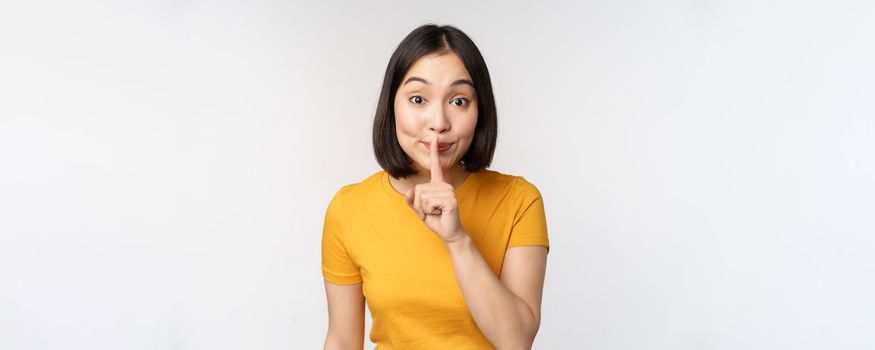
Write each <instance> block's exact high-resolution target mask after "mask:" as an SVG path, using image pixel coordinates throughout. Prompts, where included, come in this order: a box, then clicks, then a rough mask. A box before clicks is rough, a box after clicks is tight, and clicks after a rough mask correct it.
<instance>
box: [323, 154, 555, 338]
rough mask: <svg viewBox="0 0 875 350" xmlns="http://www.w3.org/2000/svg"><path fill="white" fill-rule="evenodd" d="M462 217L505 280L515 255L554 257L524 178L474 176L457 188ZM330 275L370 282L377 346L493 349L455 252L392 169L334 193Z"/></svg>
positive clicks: (326, 234)
mask: <svg viewBox="0 0 875 350" xmlns="http://www.w3.org/2000/svg"><path fill="white" fill-rule="evenodd" d="M455 193H456V201H457V203H458V206H459V219H460V221H461V223H462V227H463V229H464V230H465V232H467V233H468V234H469V235H470V236H471V238H472V240H473V242H474V244H475V245H476V246H477V248H478V249H479V251H480V254H481V255H483V258H484V259H485V260H486V263H487V264H489V266H490V267H491V268H492V271H493V272H494V273H495V276H496V277H497V276H500V273H501V266H502V263H503V261H504V254H505V251H506V250H507V249H508V248H511V247H517V246H525V245H539V246H545V247H547V249H548V250H549V246H550V245H549V242H548V240H547V223H546V219H545V216H544V202H543V200H542V199H541V194H540V192H539V191H538V189H537V188H536V187H535V186H534V185H532V184H531V183H529V182H528V181H526V180H525V179H524V178H523V177H520V176H511V175H505V174H501V173H499V172H496V171H493V170H488V169H487V170H481V171H479V172H476V173H470V174H469V175H468V177H467V178H465V180H464V182H463V183H462V184H461V185H459V187H458V188H456V189H455ZM322 274H323V277H324V278H325V279H326V280H327V281H328V282H331V283H335V284H347V285H348V284H358V283H362V291H363V293H364V296H365V299H366V301H367V306H368V309H370V311H371V318H372V320H373V322H372V324H371V334H370V338H371V341H372V342H374V343H375V344H377V346H376V349H381V350H390V349H493V347H492V345H491V344H490V343H489V341H488V340H487V339H486V338H485V337H484V336H483V334H482V333H481V332H480V329H479V328H477V325H476V324H475V323H474V319H473V318H472V317H471V313H470V311H469V310H468V307H467V305H466V304H465V299H464V296H463V295H462V290H461V289H460V287H459V284H458V282H457V280H456V277H455V272H454V270H453V263H452V260H451V259H450V255H449V251H448V250H447V248H446V246H445V245H444V243H443V241H442V240H441V238H440V237H438V235H437V234H435V233H434V232H432V231H431V230H429V228H428V227H427V226H426V225H425V223H424V222H422V220H420V219H419V217H417V215H416V213H415V212H414V211H413V209H411V208H410V207H408V206H407V203H406V202H405V199H404V196H403V195H401V194H400V193H398V191H396V190H395V189H394V188H393V187H392V185H391V184H390V183H389V174H388V173H387V172H385V171H383V170H381V171H378V172H377V173H375V174H373V175H371V176H370V177H368V178H367V179H365V180H364V181H362V182H360V183H357V184H352V185H347V186H343V187H342V188H341V189H340V190H338V191H337V193H336V194H335V195H334V198H333V199H332V200H331V203H330V204H329V205H328V209H327V211H326V215H325V226H324V229H323V232H322Z"/></svg>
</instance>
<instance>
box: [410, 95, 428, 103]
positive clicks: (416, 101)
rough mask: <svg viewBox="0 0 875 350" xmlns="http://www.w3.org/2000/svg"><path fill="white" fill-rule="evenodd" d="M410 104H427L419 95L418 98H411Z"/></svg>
mask: <svg viewBox="0 0 875 350" xmlns="http://www.w3.org/2000/svg"><path fill="white" fill-rule="evenodd" d="M410 102H413V103H415V104H422V103H423V102H425V99H424V98H422V96H418V95H417V96H413V97H411V98H410Z"/></svg>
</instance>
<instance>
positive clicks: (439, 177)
mask: <svg viewBox="0 0 875 350" xmlns="http://www.w3.org/2000/svg"><path fill="white" fill-rule="evenodd" d="M429 151H430V153H431V183H439V182H444V169H442V168H441V156H440V154H438V135H434V140H432V141H431V145H429Z"/></svg>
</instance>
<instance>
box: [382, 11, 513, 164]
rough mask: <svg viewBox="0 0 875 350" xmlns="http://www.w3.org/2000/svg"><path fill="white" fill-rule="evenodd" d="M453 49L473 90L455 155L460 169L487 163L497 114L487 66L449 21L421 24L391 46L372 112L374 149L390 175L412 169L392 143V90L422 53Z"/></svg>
mask: <svg viewBox="0 0 875 350" xmlns="http://www.w3.org/2000/svg"><path fill="white" fill-rule="evenodd" d="M442 53H455V54H457V55H458V56H459V58H460V59H461V61H462V63H464V65H465V68H466V69H467V70H468V74H470V75H471V80H472V81H473V82H474V90H475V91H476V93H477V126H476V127H475V129H474V137H473V139H472V140H471V146H470V147H469V148H468V151H467V152H465V154H464V155H463V156H462V159H461V160H460V161H461V163H462V165H463V166H464V167H465V171H468V172H478V171H480V170H482V169H485V168H487V167H489V165H490V164H491V163H492V155H493V154H494V153H495V142H496V139H497V137H498V119H497V113H496V110H495V97H494V96H493V95H492V82H491V80H490V79H489V70H488V69H486V62H485V61H484V60H483V56H482V55H481V54H480V50H478V49H477V46H476V45H474V42H473V41H472V40H471V38H469V37H468V36H467V35H466V34H465V33H463V32H462V31H461V30H459V29H457V28H455V27H452V26H437V25H435V24H426V25H423V26H420V27H419V28H416V29H414V30H413V31H412V32H410V34H408V35H407V37H405V38H404V40H402V41H401V43H400V44H399V45H398V48H396V49H395V53H393V54H392V57H391V58H390V59H389V65H388V66H387V67H386V75H385V77H384V78H383V87H382V89H381V90H380V100H379V102H378V103H377V113H376V115H375V116H374V130H373V133H374V135H373V137H374V154H375V156H376V158H377V163H380V167H382V168H383V169H384V170H386V172H388V173H389V174H390V175H392V176H393V177H395V178H404V177H407V176H409V175H413V174H416V171H415V170H414V169H413V167H412V166H411V164H412V162H413V160H411V159H410V157H408V156H407V154H405V153H404V150H403V149H401V145H400V144H398V136H397V135H396V133H395V93H396V92H397V90H398V86H399V84H400V83H401V79H404V75H405V74H407V71H408V69H410V66H412V65H413V64H414V63H415V62H416V60H418V59H419V58H420V57H422V56H425V55H428V54H442Z"/></svg>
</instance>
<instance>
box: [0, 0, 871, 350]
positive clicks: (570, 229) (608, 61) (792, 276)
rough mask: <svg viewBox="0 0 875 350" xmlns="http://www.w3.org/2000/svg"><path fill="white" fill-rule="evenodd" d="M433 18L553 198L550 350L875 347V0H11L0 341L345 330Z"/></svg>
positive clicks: (1, 11) (242, 343)
mask: <svg viewBox="0 0 875 350" xmlns="http://www.w3.org/2000/svg"><path fill="white" fill-rule="evenodd" d="M428 22H436V23H438V24H453V25H456V26H458V27H459V28H460V29H462V30H463V31H465V32H467V33H468V34H469V35H470V36H471V37H472V38H473V39H474V40H475V42H476V43H477V44H478V46H479V47H480V49H481V51H482V52H483V55H484V56H485V59H486V61H487V63H488V65H489V69H490V73H491V74H492V78H493V83H494V87H495V94H496V99H497V103H498V109H499V129H500V135H499V141H498V148H497V153H496V156H495V161H494V163H493V167H492V169H495V170H498V171H501V172H504V173H510V174H515V175H522V176H524V177H526V179H528V180H529V181H531V182H532V183H534V184H535V185H536V186H538V188H539V189H540V190H541V192H542V194H543V196H544V199H545V203H546V204H545V205H546V209H547V219H548V227H549V230H550V231H549V233H550V239H551V244H552V247H551V252H550V255H549V260H548V271H547V281H546V286H545V292H544V302H543V322H542V324H541V330H540V333H539V334H538V338H537V339H536V343H535V348H536V349H872V348H875V331H873V330H875V328H873V327H875V298H873V295H875V277H873V276H875V202H873V198H875V181H873V179H875V161H873V159H875V156H873V150H875V106H873V96H875V64H873V62H875V48H873V44H872V42H873V41H872V40H873V39H872V38H873V33H875V5H873V3H872V2H869V1H790V0H788V1H759V0H757V1H730V0H723V1H718V0H714V1H694V0H686V1H680V0H677V1H656V2H654V1H643V0H638V1H631V0H625V1H601V2H595V1H580V2H576V3H574V4H572V3H570V2H569V3H555V2H554V3H549V2H538V3H537V4H535V3H534V2H533V3H531V4H521V3H520V4H510V3H509V2H507V1H504V2H501V1H493V2H468V1H434V2H429V3H427V4H415V3H410V2H403V1H398V2H394V3H390V2H383V3H375V2H372V1H363V2H350V3H339V2H331V1H324V2H320V3H319V4H316V2H312V3H293V2H289V1H274V2H266V1H184V0H177V1H166V0H165V1H157V0H156V1H127V2H109V1H107V2H95V1H52V2H28V1H22V2H13V1H4V2H3V3H2V5H0V348H2V349H10V350H13V349H127V350H135V349H210V350H213V349H316V348H321V346H322V342H323V340H324V335H325V330H326V327H327V314H326V313H327V311H326V304H325V295H324V289H323V284H322V277H321V271H320V239H321V229H322V220H323V216H324V211H325V207H326V206H327V204H328V201H329V200H330V199H331V196H332V195H333V194H334V192H335V191H336V190H337V189H338V188H339V187H340V186H342V185H345V184H349V183H354V182H358V181H360V180H362V179H364V178H365V177H366V176H368V175H370V174H372V173H373V172H375V171H377V170H379V168H378V166H377V164H376V162H375V161H374V158H373V153H372V148H371V139H370V133H371V123H372V118H373V114H374V110H375V107H376V102H377V96H378V93H379V88H380V85H381V83H382V81H381V79H382V76H383V73H384V70H385V67H386V64H387V62H388V59H389V56H390V55H391V53H392V51H393V50H394V48H395V47H396V46H397V45H398V43H399V42H400V41H401V39H402V38H403V37H404V36H405V35H406V34H407V33H408V32H409V31H411V30H412V29H413V28H415V27H416V26H418V25H420V24H424V23H428ZM366 347H367V348H369V349H370V348H372V347H373V345H372V344H371V343H370V342H369V341H368V342H366Z"/></svg>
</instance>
